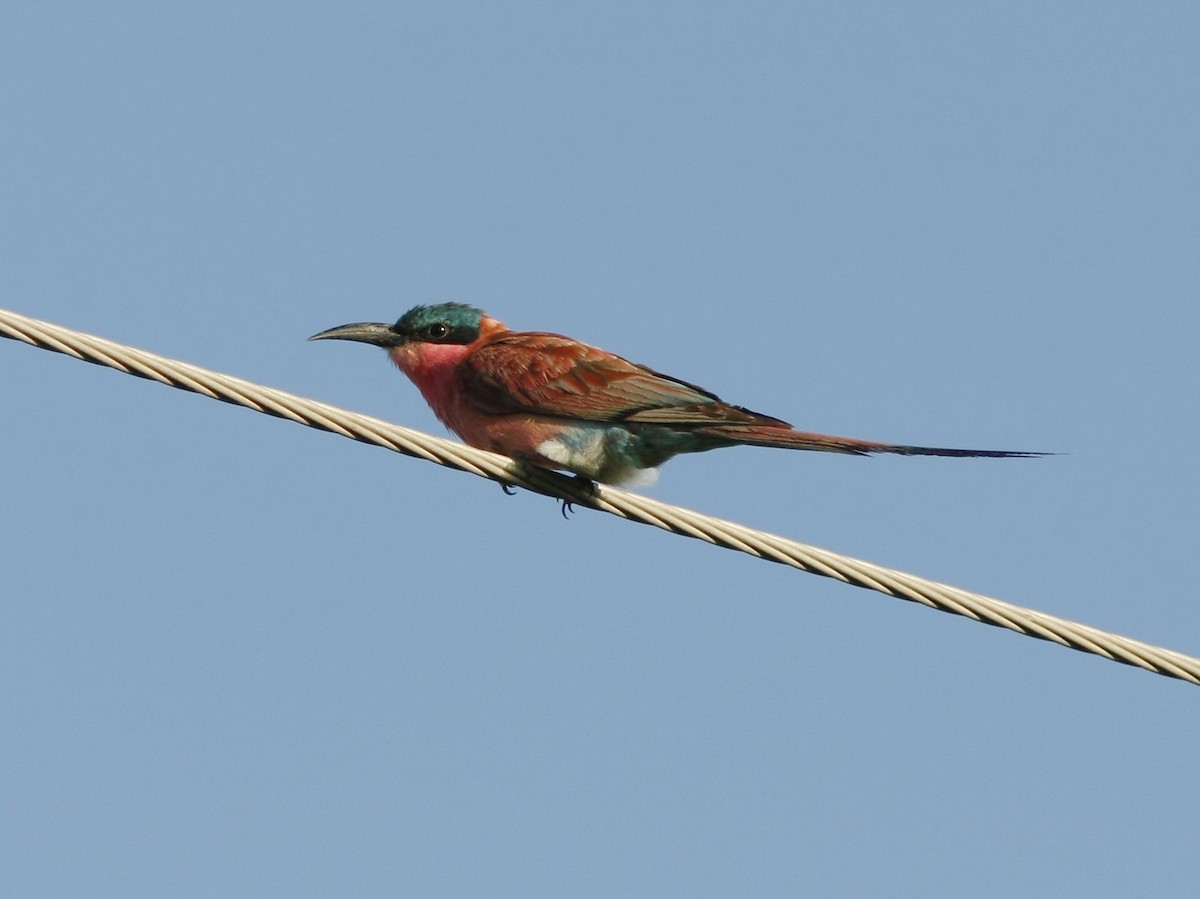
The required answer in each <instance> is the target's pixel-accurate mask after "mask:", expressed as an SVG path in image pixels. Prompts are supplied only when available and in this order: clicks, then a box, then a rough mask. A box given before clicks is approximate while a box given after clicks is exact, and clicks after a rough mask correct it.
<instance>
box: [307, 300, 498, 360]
mask: <svg viewBox="0 0 1200 899" xmlns="http://www.w3.org/2000/svg"><path fill="white" fill-rule="evenodd" d="M496 330H506V329H505V327H504V325H502V324H500V322H498V321H496V320H495V319H494V318H492V317H491V316H490V315H488V314H487V313H485V312H483V311H482V310H480V309H476V308H475V307H474V306H468V305H466V304H465V303H437V304H435V305H432V306H414V307H413V308H412V309H409V310H408V311H407V312H406V313H404V314H403V315H402V316H400V318H399V319H398V320H397V321H396V322H395V324H391V325H385V324H380V323H379V322H356V323H354V324H350V325H339V326H338V327H336V328H330V329H329V330H328V331H322V332H321V333H320V334H314V335H313V336H312V337H310V338H309V340H353V341H357V342H358V343H369V344H372V345H374V346H377V347H383V348H384V349H386V350H387V351H388V355H390V356H391V357H392V359H393V360H394V361H395V362H396V364H397V365H399V366H400V367H401V368H402V369H404V371H406V372H411V370H412V369H414V368H418V367H421V366H423V365H425V364H428V363H432V362H435V361H450V360H451V359H452V358H461V356H462V355H463V354H464V353H465V349H466V347H468V346H469V345H470V344H473V343H475V341H477V340H479V338H480V337H481V336H484V335H487V334H490V333H492V332H494V331H496Z"/></svg>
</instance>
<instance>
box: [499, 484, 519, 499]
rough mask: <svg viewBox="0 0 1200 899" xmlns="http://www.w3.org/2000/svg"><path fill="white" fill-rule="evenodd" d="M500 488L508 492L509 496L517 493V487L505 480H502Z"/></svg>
mask: <svg viewBox="0 0 1200 899" xmlns="http://www.w3.org/2000/svg"><path fill="white" fill-rule="evenodd" d="M500 489H501V490H503V491H504V492H505V493H507V494H508V495H509V496H516V495H517V488H516V487H514V486H513V485H512V484H506V483H504V481H501V482H500Z"/></svg>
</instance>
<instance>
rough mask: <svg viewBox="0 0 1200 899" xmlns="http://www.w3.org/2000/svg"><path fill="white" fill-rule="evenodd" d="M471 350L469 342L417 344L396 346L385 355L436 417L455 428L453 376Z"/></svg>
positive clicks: (455, 398)
mask: <svg viewBox="0 0 1200 899" xmlns="http://www.w3.org/2000/svg"><path fill="white" fill-rule="evenodd" d="M470 352H471V346H469V345H468V346H464V345H462V344H436V343H418V344H407V345H405V346H401V347H397V348H396V349H394V350H392V351H391V352H389V353H388V355H389V356H391V358H392V361H393V362H395V363H396V367H397V368H399V369H400V370H401V371H402V372H404V373H405V374H406V375H408V379H409V380H410V381H412V382H413V383H414V384H416V385H417V389H418V390H420V391H421V395H422V396H424V397H425V402H427V403H429V406H430V408H432V409H433V411H434V413H435V414H436V415H437V417H438V418H439V419H441V420H442V421H443V422H444V423H445V424H446V425H448V426H449V427H450V428H451V429H454V430H457V428H455V420H456V419H457V417H458V416H457V414H456V413H457V411H458V409H457V407H458V396H457V393H456V390H455V378H456V375H457V372H458V366H459V365H460V364H461V363H462V361H463V359H465V358H466V357H467V355H469V354H470Z"/></svg>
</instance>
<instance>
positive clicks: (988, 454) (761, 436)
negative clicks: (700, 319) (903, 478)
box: [696, 425, 1053, 459]
mask: <svg viewBox="0 0 1200 899" xmlns="http://www.w3.org/2000/svg"><path fill="white" fill-rule="evenodd" d="M696 433H697V434H700V435H703V436H706V437H714V438H718V439H721V440H724V441H728V442H729V443H734V444H737V443H746V444H750V445H752V446H773V447H779V448H780V449H798V450H815V451H817V452H825V453H848V454H850V455H853V456H871V455H874V454H876V453H892V454H895V455H899V456H956V457H963V458H986V459H1030V458H1036V457H1038V456H1047V455H1053V454H1052V453H1034V452H1024V451H1016V450H973V449H951V448H948V447H940V446H907V445H905V444H899V443H875V442H873V441H870V440H856V439H855V438H853V437H835V436H834V435H832V434H813V433H810V432H808V431H795V430H792V429H791V428H772V427H766V426H762V425H747V426H741V427H738V426H736V425H734V426H725V427H716V428H699V429H697V431H696Z"/></svg>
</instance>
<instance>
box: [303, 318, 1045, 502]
mask: <svg viewBox="0 0 1200 899" xmlns="http://www.w3.org/2000/svg"><path fill="white" fill-rule="evenodd" d="M309 339H310V340H349V341H356V342H359V343H367V344H371V345H373V346H377V347H382V348H383V349H385V350H387V353H388V356H390V357H391V360H392V362H394V363H395V364H396V366H397V367H398V368H399V369H400V370H401V371H402V372H404V374H405V375H407V376H408V378H409V380H411V381H412V382H413V384H415V385H416V387H417V389H418V390H420V391H421V394H422V395H423V396H424V398H425V401H426V402H427V403H428V404H429V406H430V407H431V408H432V409H433V412H434V414H436V415H437V417H438V418H439V419H440V420H441V421H442V423H443V424H445V425H446V427H447V428H449V429H450V430H451V431H453V432H454V433H455V434H457V435H458V436H459V437H461V438H462V439H463V440H464V441H466V442H467V443H468V444H470V445H471V446H474V447H478V448H479V449H485V450H491V451H493V452H497V453H502V454H504V455H506V456H509V457H511V458H513V459H517V460H520V461H522V462H524V463H527V464H530V465H535V466H539V467H542V468H549V469H553V470H558V471H568V472H571V473H573V474H575V475H576V476H577V477H578V478H580V479H581V480H584V481H586V482H590V483H591V484H592V485H593V486H594V484H595V483H596V482H599V483H603V484H632V485H636V486H645V485H646V484H648V483H653V480H654V479H655V478H656V477H657V469H658V467H659V466H660V465H662V464H663V463H664V462H666V461H667V460H669V459H671V458H672V457H674V456H677V455H679V454H681V453H698V452H705V451H707V450H713V449H719V448H722V447H730V446H739V445H748V446H765V447H778V448H781V449H797V450H816V451H819V452H831V453H847V454H850V455H855V456H868V455H873V454H876V453H894V454H898V455H902V456H959V457H987V458H1027V457H1032V456H1041V455H1046V454H1045V453H1034V452H1016V451H1008V450H970V449H949V448H944V447H930V446H908V445H904V444H895V443H876V442H873V441H869V440H857V439H854V438H851V437H836V436H833V435H830V434H815V433H810V432H807V431H798V430H796V429H794V428H793V427H792V426H791V425H790V424H788V423H787V422H786V421H783V420H781V419H778V418H774V417H772V416H770V415H763V414H761V413H759V412H752V411H751V410H749V409H747V408H745V407H743V406H735V405H731V404H730V403H726V402H725V401H724V400H722V399H721V398H720V397H718V396H717V395H716V394H714V393H711V392H709V391H708V390H705V389H704V388H702V387H698V386H697V385H695V384H692V383H689V382H688V381H683V380H680V379H678V378H673V377H671V376H669V375H664V374H662V373H661V372H658V371H655V370H654V369H652V368H648V367H646V366H644V365H639V364H637V363H635V362H630V361H629V360H628V359H625V358H623V357H621V356H618V355H616V354H614V353H610V352H608V351H606V350H602V349H600V348H598V347H594V346H591V345H589V344H586V343H582V342H580V341H578V340H574V339H572V338H570V337H564V336H563V335H561V334H551V333H547V332H542V331H512V330H510V329H509V328H508V327H507V326H506V325H504V324H502V323H501V322H499V321H497V320H496V319H495V318H493V317H492V316H490V315H488V314H487V313H486V312H484V311H482V310H481V309H477V308H476V307H474V306H470V305H467V304H465V303H436V304H431V305H421V306H414V307H413V308H412V309H409V310H408V311H407V312H405V313H404V315H402V316H400V318H399V319H398V320H397V321H396V322H395V323H394V324H384V323H379V322H356V323H353V324H347V325H339V326H338V327H336V328H330V329H328V330H326V331H321V332H320V333H319V334H314V335H313V336H312V337H310V338H309Z"/></svg>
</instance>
